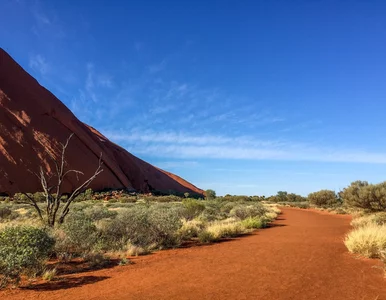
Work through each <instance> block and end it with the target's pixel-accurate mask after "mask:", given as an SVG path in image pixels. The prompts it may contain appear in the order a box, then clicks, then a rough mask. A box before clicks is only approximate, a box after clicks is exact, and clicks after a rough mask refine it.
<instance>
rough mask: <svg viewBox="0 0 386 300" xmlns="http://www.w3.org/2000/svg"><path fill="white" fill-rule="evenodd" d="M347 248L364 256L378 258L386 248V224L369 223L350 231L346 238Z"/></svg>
mask: <svg viewBox="0 0 386 300" xmlns="http://www.w3.org/2000/svg"><path fill="white" fill-rule="evenodd" d="M344 243H345V245H346V247H347V249H348V250H349V251H350V252H352V253H355V254H359V255H361V256H364V257H369V258H377V257H380V256H381V252H382V251H384V250H386V225H375V224H368V225H365V226H362V227H359V228H356V229H354V230H352V231H351V232H349V233H348V234H347V236H346V238H345V240H344Z"/></svg>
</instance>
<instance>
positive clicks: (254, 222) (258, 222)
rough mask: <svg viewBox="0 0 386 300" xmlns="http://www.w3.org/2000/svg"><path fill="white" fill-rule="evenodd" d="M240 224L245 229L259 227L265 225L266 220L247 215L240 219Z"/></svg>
mask: <svg viewBox="0 0 386 300" xmlns="http://www.w3.org/2000/svg"><path fill="white" fill-rule="evenodd" d="M241 224H242V225H243V226H244V227H245V228H247V229H259V228H264V227H266V226H267V223H266V220H265V219H264V218H259V217H249V218H247V219H244V220H242V221H241Z"/></svg>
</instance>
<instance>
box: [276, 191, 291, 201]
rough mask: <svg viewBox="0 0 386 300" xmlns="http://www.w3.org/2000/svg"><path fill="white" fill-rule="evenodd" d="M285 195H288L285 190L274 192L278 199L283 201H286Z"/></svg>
mask: <svg viewBox="0 0 386 300" xmlns="http://www.w3.org/2000/svg"><path fill="white" fill-rule="evenodd" d="M287 195H288V193H287V192H285V191H278V192H277V194H276V197H277V199H278V201H280V202H285V201H287Z"/></svg>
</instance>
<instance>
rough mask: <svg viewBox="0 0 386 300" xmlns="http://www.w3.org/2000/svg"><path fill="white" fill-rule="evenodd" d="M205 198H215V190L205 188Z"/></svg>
mask: <svg viewBox="0 0 386 300" xmlns="http://www.w3.org/2000/svg"><path fill="white" fill-rule="evenodd" d="M205 198H206V199H208V200H211V199H215V198H216V192H215V191H214V190H211V189H209V190H206V191H205Z"/></svg>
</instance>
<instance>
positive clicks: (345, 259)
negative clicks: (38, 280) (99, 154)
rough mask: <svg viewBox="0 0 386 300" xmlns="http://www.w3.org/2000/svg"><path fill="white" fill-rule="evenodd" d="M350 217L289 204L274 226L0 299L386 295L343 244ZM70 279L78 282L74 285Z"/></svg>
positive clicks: (365, 263)
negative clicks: (302, 208)
mask: <svg viewBox="0 0 386 300" xmlns="http://www.w3.org/2000/svg"><path fill="white" fill-rule="evenodd" d="M349 222H350V217H348V216H334V215H328V214H322V213H318V212H314V211H307V210H299V209H290V208H284V209H283V214H282V216H281V217H280V219H279V220H278V221H276V222H275V225H276V226H274V227H272V228H269V229H265V230H259V231H257V232H255V233H254V234H252V235H250V236H247V237H242V238H239V239H235V240H232V241H229V242H223V243H219V244H214V245H209V246H202V247H192V248H185V249H177V250H170V251H161V252H158V253H156V254H153V255H149V256H145V257H139V258H134V262H135V264H134V265H129V266H122V267H115V268H112V269H107V270H100V271H94V272H86V273H81V274H77V275H67V276H66V277H65V278H66V280H67V281H60V282H51V283H47V284H41V285H35V286H32V287H31V288H30V289H24V290H16V291H15V290H14V291H7V292H5V293H4V292H3V293H0V299H4V300H11V299H25V300H29V299H42V300H44V299H50V300H54V299H66V300H72V299H74V300H75V299H77V300H78V299H95V300H96V299H98V300H99V299H100V300H102V299H103V300H109V299H122V300H123V299H125V300H126V299H322V300H324V299H334V300H337V299H345V300H347V299H349V300H351V299H366V300H367V299H371V300H374V299H378V300H381V299H386V279H384V278H383V271H381V270H380V269H379V268H373V266H375V265H377V266H379V265H380V263H379V262H377V261H375V260H363V259H357V258H355V257H354V256H353V255H350V254H349V253H347V250H346V248H345V246H344V245H343V243H342V239H343V237H344V234H345V233H346V232H347V231H348V230H349V229H350V226H349ZM70 284H73V286H70Z"/></svg>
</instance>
